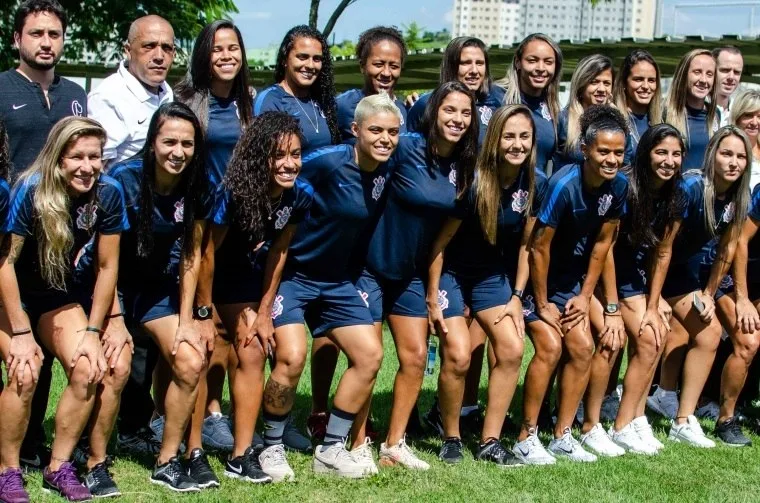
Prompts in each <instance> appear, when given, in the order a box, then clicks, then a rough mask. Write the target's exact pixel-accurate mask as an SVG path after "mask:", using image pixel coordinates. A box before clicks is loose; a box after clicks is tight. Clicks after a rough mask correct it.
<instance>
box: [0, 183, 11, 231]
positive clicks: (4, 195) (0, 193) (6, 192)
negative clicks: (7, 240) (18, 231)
mask: <svg viewBox="0 0 760 503" xmlns="http://www.w3.org/2000/svg"><path fill="white" fill-rule="evenodd" d="M10 199H11V189H10V187H9V186H8V182H6V181H5V180H2V179H0V222H2V223H3V229H5V221H6V220H7V219H8V208H9V207H10Z"/></svg>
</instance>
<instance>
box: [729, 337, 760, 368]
mask: <svg viewBox="0 0 760 503" xmlns="http://www.w3.org/2000/svg"><path fill="white" fill-rule="evenodd" d="M733 344H734V354H735V355H737V356H738V357H739V358H741V359H742V360H744V363H745V364H746V365H749V364H750V363H752V360H753V359H754V358H755V354H756V353H757V349H758V346H760V337H758V336H757V335H756V334H742V335H741V336H740V337H737V338H735V339H734V341H733Z"/></svg>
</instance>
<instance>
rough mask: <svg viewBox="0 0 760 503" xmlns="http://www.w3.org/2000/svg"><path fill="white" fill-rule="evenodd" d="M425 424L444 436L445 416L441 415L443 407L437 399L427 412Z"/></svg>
mask: <svg viewBox="0 0 760 503" xmlns="http://www.w3.org/2000/svg"><path fill="white" fill-rule="evenodd" d="M425 424H427V425H428V427H429V428H430V429H431V430H433V431H434V432H435V433H436V434H437V435H438V436H441V437H442V436H443V418H442V417H441V407H440V406H439V405H438V400H437V399H436V400H435V401H434V402H433V405H432V406H431V407H430V410H429V411H428V413H427V414H425Z"/></svg>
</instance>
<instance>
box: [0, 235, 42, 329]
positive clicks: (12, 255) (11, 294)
mask: <svg viewBox="0 0 760 503" xmlns="http://www.w3.org/2000/svg"><path fill="white" fill-rule="evenodd" d="M23 247H24V236H19V235H18V234H9V235H7V236H6V237H5V240H4V242H3V253H2V258H0V296H2V300H3V306H4V307H5V312H6V314H7V315H8V319H9V321H10V324H11V331H12V332H13V333H17V332H23V331H25V330H36V329H37V327H32V326H30V323H29V317H28V316H27V315H26V312H25V311H24V309H23V308H22V307H21V292H20V291H19V286H18V278H17V277H16V261H17V260H18V258H19V256H20V255H21V250H22V249H23Z"/></svg>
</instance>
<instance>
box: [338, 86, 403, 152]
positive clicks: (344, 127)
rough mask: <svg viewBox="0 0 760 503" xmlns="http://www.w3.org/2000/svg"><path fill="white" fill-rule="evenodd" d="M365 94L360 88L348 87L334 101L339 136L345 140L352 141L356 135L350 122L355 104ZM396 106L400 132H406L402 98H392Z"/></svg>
mask: <svg viewBox="0 0 760 503" xmlns="http://www.w3.org/2000/svg"><path fill="white" fill-rule="evenodd" d="M365 96H366V94H364V91H363V90H361V89H349V90H348V91H346V92H345V93H342V94H340V95H338V97H337V98H336V101H337V103H338V128H339V129H340V137H341V139H342V140H343V141H344V142H345V141H348V142H353V141H354V140H355V139H356V137H355V136H354V134H353V133H352V132H351V123H352V122H354V112H356V105H358V104H359V102H360V101H361V100H362V98H364V97H365ZM394 103H395V104H396V107H398V110H399V112H401V129H400V130H399V132H400V133H406V116H407V113H406V107H405V106H404V102H403V100H401V98H398V97H396V99H395V100H394Z"/></svg>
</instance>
